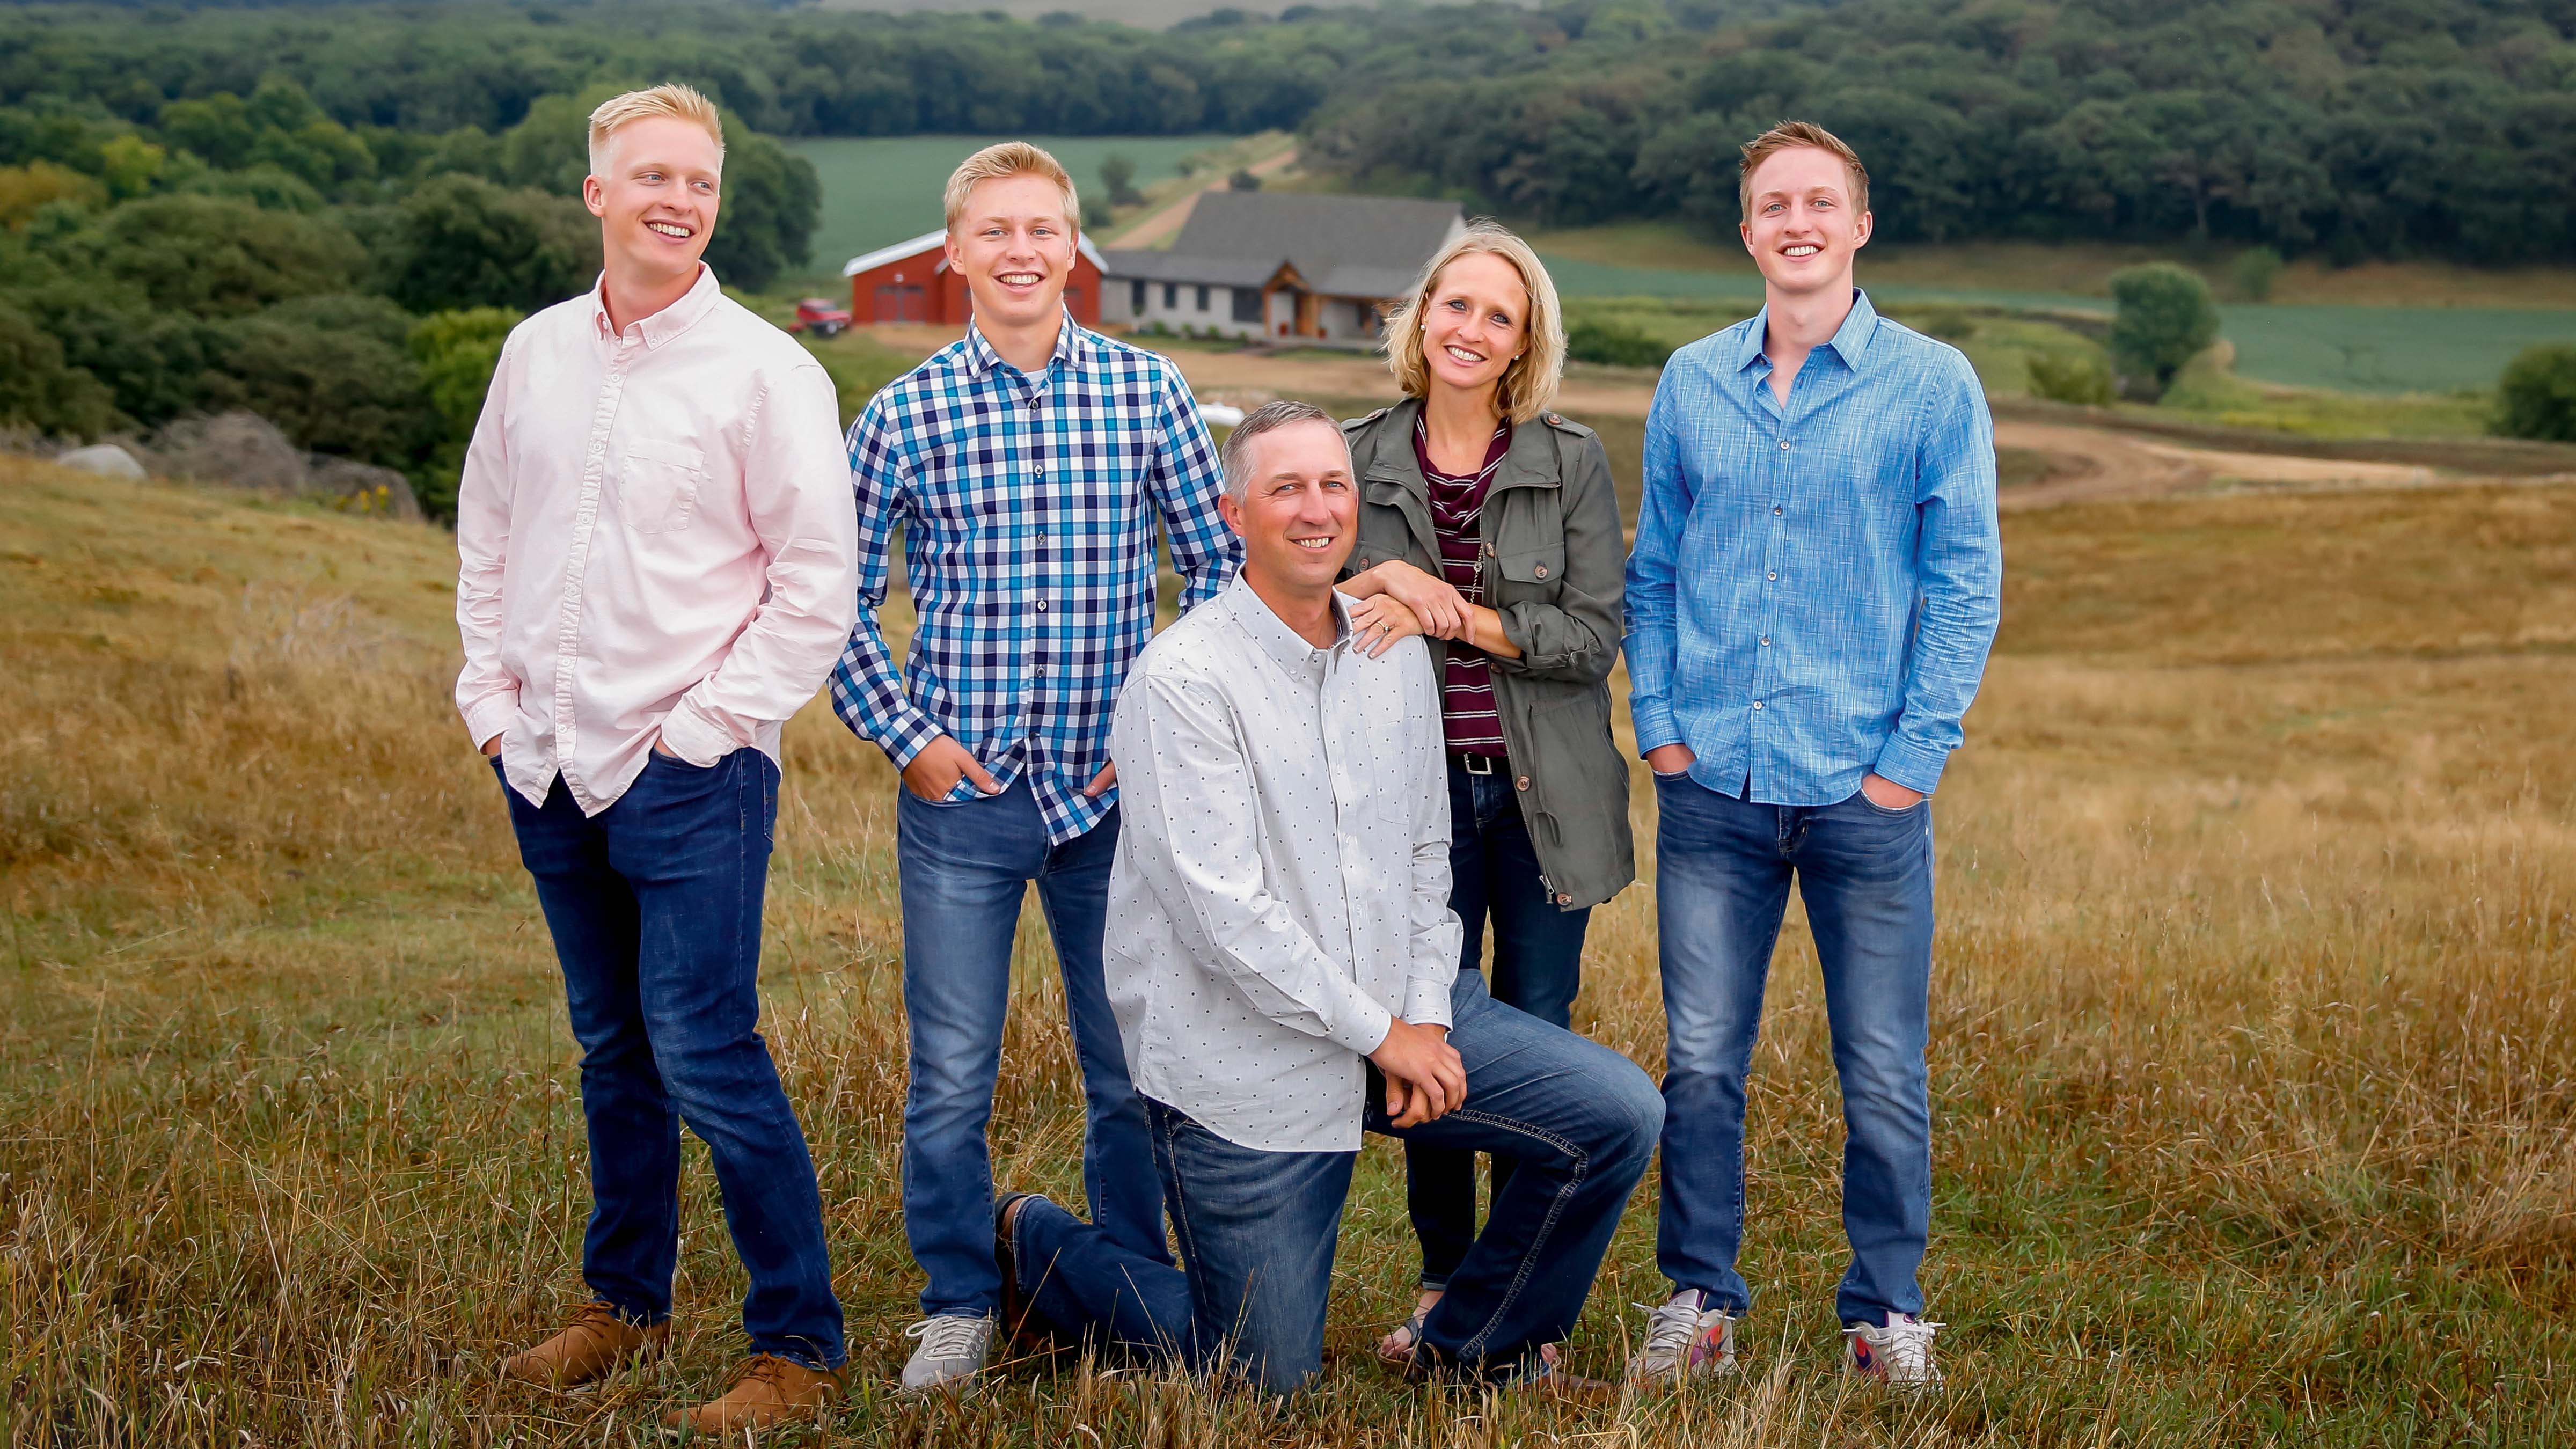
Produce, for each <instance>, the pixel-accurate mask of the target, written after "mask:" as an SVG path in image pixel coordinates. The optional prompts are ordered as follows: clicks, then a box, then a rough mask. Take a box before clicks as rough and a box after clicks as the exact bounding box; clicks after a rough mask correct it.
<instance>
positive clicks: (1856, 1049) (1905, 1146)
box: [1655, 775, 1932, 1324]
mask: <svg viewBox="0 0 2576 1449" xmlns="http://www.w3.org/2000/svg"><path fill="white" fill-rule="evenodd" d="M1655 801H1656V804H1657V806H1658V809H1659V812H1660V817H1661V818H1660V823H1659V824H1658V826H1657V828H1656V841H1655V895H1656V909H1657V911H1658V913H1659V921H1658V924H1657V931H1658V937H1659V940H1660V942H1661V955H1662V960H1663V976H1664V1016H1665V1019H1666V1022H1667V1027H1668V1032H1669V1035H1668V1037H1667V1040H1666V1045H1665V1060H1666V1063H1667V1070H1666V1073H1665V1076H1664V1109H1665V1112H1664V1192H1663V1210H1662V1214H1661V1217H1660V1220H1659V1222H1658V1224H1657V1234H1656V1238H1657V1243H1656V1259H1657V1262H1658V1263H1659V1264H1660V1265H1661V1266H1662V1268H1663V1270H1664V1276H1665V1277H1667V1278H1670V1279H1671V1280H1672V1281H1673V1284H1674V1286H1675V1287H1677V1288H1697V1289H1701V1290H1704V1291H1705V1292H1707V1294H1708V1295H1709V1301H1710V1306H1712V1307H1719V1308H1725V1309H1727V1310H1729V1311H1730V1312H1735V1313H1742V1312H1744V1311H1745V1310H1746V1309H1748V1308H1749V1307H1750V1306H1751V1305H1752V1296H1751V1292H1750V1290H1749V1289H1747V1288H1746V1286H1745V1283H1744V1279H1743V1278H1742V1276H1740V1275H1739V1274H1738V1273H1737V1272H1736V1269H1735V1259H1736V1253H1737V1251H1738V1250H1739V1249H1740V1248H1741V1247H1742V1246H1743V1242H1744V1079H1745V1074H1746V1073H1747V1072H1748V1071H1749V1070H1750V1069H1751V1067H1752V1063H1753V1041H1754V1033H1755V1030H1756V1029H1757V1027H1758V1026H1759V1024H1760V1022H1761V1019H1762V988H1763V984H1764V981H1765V978H1767V977H1768V976H1769V974H1770V970H1771V955H1772V951H1773V949H1774V948H1775V947H1776V946H1777V945H1778V944H1779V941H1780V921H1781V917H1782V915H1783V913H1784V912H1785V911H1786V910H1787V909H1788V903H1789V885H1790V881H1791V879H1792V878H1793V877H1794V878H1795V880H1796V882H1797V886H1798V894H1799V897H1800V898H1801V899H1802V900H1804V901H1805V902H1806V905H1807V924H1808V926H1809V928H1810V929H1811V930H1812V931H1813V932H1814V933H1815V938H1816V954H1817V956H1818V957H1819V958H1821V960H1822V962H1823V967H1824V984H1825V1019H1826V1021H1827V1023H1828V1024H1829V1025H1830V1026H1831V1028H1832V1031H1833V1046H1834V1069H1835V1071H1836V1073H1837V1074H1838V1075H1839V1076H1840V1077H1841V1080H1842V1095H1843V1125H1844V1142H1843V1232H1844V1235H1845V1236H1846V1237H1848V1238H1849V1239H1850V1241H1851V1250H1852V1261H1851V1269H1850V1271H1849V1272H1848V1273H1846V1274H1845V1275H1844V1277H1843V1282H1842V1288H1841V1291H1840V1292H1839V1293H1837V1294H1836V1295H1835V1300H1834V1306H1835V1310H1836V1311H1837V1312H1839V1313H1840V1314H1841V1315H1842V1318H1843V1321H1844V1322H1845V1323H1868V1324H1881V1323H1885V1322H1886V1321H1887V1315H1888V1314H1889V1313H1891V1312H1896V1313H1921V1312H1922V1311H1923V1290H1922V1288H1921V1286H1920V1285H1919V1284H1918V1283H1917V1282H1916V1281H1915V1273H1916V1270H1917V1269H1919V1268H1920V1267H1921V1266H1922V1263H1923V1248H1924V1243H1925V1240H1926V1238H1927V1237H1928V1236H1929V1234H1930V1231H1931V1221H1932V1104H1931V1095H1930V1090H1929V1086H1928V1082H1927V1079H1926V1076H1925V1073H1924V1065H1923V1053H1924V1046H1925V1041H1926V1037H1927V1035H1928V1031H1929V1026H1928V1017H1929V1004H1928V998H1929V993H1930V988H1931V980H1932V804H1931V802H1930V801H1929V800H1925V801H1921V802H1919V803H1917V804H1915V805H1914V806H1913V807H1912V808H1910V809H1906V810H1887V809H1883V808H1881V807H1879V806H1877V805H1874V804H1872V803H1870V800H1869V797H1867V796H1865V795H1854V796H1852V797H1851V798H1850V799H1848V800H1845V801H1842V802H1841V803H1839V804H1835V805H1825V806H1790V805H1755V804H1750V803H1747V802H1746V801H1743V800H1739V799H1736V798H1734V797H1733V796H1729V795H1721V794H1719V793H1717V792H1716V791H1714V790H1711V789H1708V788H1707V787H1705V786H1703V785H1700V784H1697V783H1695V782H1694V781H1692V780H1690V779H1689V778H1688V777H1686V776H1662V775H1658V776H1657V777H1656V778H1655Z"/></svg>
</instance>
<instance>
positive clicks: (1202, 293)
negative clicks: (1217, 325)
mask: <svg viewBox="0 0 2576 1449" xmlns="http://www.w3.org/2000/svg"><path fill="white" fill-rule="evenodd" d="M1207 304H1208V289H1207V288H1205V287H1201V288H1199V310H1200V311H1202V312H1204V311H1206V310H1207Z"/></svg>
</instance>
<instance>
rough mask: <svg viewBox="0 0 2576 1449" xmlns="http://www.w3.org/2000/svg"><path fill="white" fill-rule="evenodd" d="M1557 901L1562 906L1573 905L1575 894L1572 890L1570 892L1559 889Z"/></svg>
mask: <svg viewBox="0 0 2576 1449" xmlns="http://www.w3.org/2000/svg"><path fill="white" fill-rule="evenodd" d="M1556 903H1557V904H1558V905H1560V906H1570V905H1573V904H1574V896H1573V894H1572V893H1571V892H1568V891H1558V892H1557V893H1556Z"/></svg>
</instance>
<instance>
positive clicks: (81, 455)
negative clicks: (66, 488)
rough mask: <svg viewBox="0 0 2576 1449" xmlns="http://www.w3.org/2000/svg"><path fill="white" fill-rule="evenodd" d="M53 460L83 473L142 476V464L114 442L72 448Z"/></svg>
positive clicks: (130, 476) (119, 476)
mask: <svg viewBox="0 0 2576 1449" xmlns="http://www.w3.org/2000/svg"><path fill="white" fill-rule="evenodd" d="M54 461H55V462H56V463H58V464H61V465H62V466H63V467H66V468H77V469H79V470H80V471H82V472H84V473H96V474H98V475H99V476H100V477H103V478H140V477H142V476H143V465H142V464H141V463H138V462H136V461H134V455H133V454H132V453H129V452H127V451H125V450H124V449H123V448H120V447H118V446H117V445H115V444H114V443H97V444H93V445H92V446H90V447H86V448H74V449H72V450H71V451H70V452H68V453H65V454H63V455H62V456H60V457H58V458H56V459H54Z"/></svg>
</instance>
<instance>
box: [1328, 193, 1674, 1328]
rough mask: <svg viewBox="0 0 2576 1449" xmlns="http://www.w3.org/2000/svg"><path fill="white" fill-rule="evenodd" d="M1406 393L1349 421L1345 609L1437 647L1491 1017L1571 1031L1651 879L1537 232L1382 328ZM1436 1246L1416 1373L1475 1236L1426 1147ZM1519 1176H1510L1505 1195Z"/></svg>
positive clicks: (1410, 1159)
mask: <svg viewBox="0 0 2576 1449" xmlns="http://www.w3.org/2000/svg"><path fill="white" fill-rule="evenodd" d="M1386 353H1387V360H1388V363H1389V365H1390V366H1391V367H1392V368H1393V369H1394V371H1395V375H1396V379H1397V381H1398V382H1399V383H1400V384H1401V385H1402V387H1403V389H1404V391H1405V394H1406V398H1405V401H1403V402H1401V403H1398V404H1397V405H1395V406H1394V407H1391V408H1386V409H1383V410H1381V411H1379V412H1375V413H1372V414H1370V415H1369V416H1367V417H1364V418H1358V419H1355V420H1353V421H1351V422H1349V423H1345V424H1344V425H1343V431H1344V433H1345V434H1346V435H1347V436H1348V438H1349V439H1350V444H1351V470H1352V473H1353V474H1354V475H1355V476H1356V477H1357V478H1358V479H1359V484H1360V538H1359V546H1358V547H1357V548H1356V549H1354V550H1353V553H1352V558H1351V569H1352V572H1351V575H1350V577H1349V578H1348V579H1347V580H1345V582H1344V583H1343V584H1342V590H1343V592H1345V593H1347V594H1350V595H1352V596H1354V597H1355V598H1358V599H1359V600H1360V601H1361V602H1360V604H1359V606H1358V607H1357V608H1356V609H1355V610H1354V612H1353V624H1354V628H1355V630H1356V631H1357V632H1358V633H1359V635H1360V637H1361V642H1362V645H1363V647H1367V648H1370V649H1371V650H1373V651H1376V652H1383V651H1384V649H1385V648H1386V647H1387V646H1388V645H1389V644H1390V643H1392V642H1393V641H1394V640H1396V639H1400V638H1402V637H1404V636H1405V635H1406V634H1410V633H1415V632H1420V633H1426V634H1429V635H1432V636H1434V637H1435V638H1437V639H1439V640H1440V641H1442V647H1441V649H1440V651H1439V654H1440V656H1441V657H1442V680H1441V684H1442V703H1443V713H1442V724H1443V728H1444V730H1445V732H1446V735H1447V743H1448V754H1449V805H1450V816H1451V821H1452V830H1453V834H1452V837H1451V843H1450V851H1449V863H1450V868H1451V873H1452V884H1451V894H1450V898H1449V900H1450V905H1451V907H1452V908H1453V909H1455V910H1456V911H1457V913H1458V917H1459V919H1460V921H1462V922H1463V923H1464V924H1465V926H1466V949H1465V954H1464V956H1463V958H1462V959H1461V960H1460V962H1459V966H1460V968H1461V970H1462V972H1465V971H1476V970H1479V969H1483V968H1484V966H1485V963H1484V961H1483V947H1484V937H1485V926H1486V924H1487V922H1488V921H1490V922H1491V923H1492V925H1493V928H1494V960H1493V963H1492V966H1491V969H1490V973H1489V974H1490V980H1489V982H1488V988H1489V989H1490V991H1491V992H1492V994H1493V997H1494V999H1495V1000H1497V1001H1500V1002H1502V1003H1504V1004H1505V1005H1508V1006H1514V1007H1518V1008H1519V1009H1520V1010H1522V1011H1526V1012H1528V1013H1529V1014H1530V1015H1532V1016H1535V1017H1538V1018H1539V1019H1540V1020H1542V1021H1546V1022H1549V1023H1551V1024H1553V1025H1556V1026H1560V1027H1562V1026H1567V1025H1568V1024H1569V1022H1568V1017H1569V1015H1570V1014H1571V1011H1572V1008H1573V1005H1574V997H1575V993H1576V992H1577V991H1578V990H1580V989H1581V985H1582V960H1583V933H1584V929H1585V927H1586V925H1587V924H1588V923H1589V921H1590V917H1591V913H1592V907H1594V906H1596V905H1599V904H1600V903H1601V902H1603V901H1606V900H1608V899H1609V898H1610V897H1612V896H1613V895H1616V894H1618V892H1619V891H1620V889H1621V888H1622V887H1624V886H1626V885H1627V884H1628V883H1629V882H1630V881H1631V880H1633V879H1635V876H1636V866H1635V853H1634V847H1633V844H1632V842H1631V840H1630V838H1629V831H1628V765H1627V761H1626V759H1625V757H1623V756H1622V755H1621V754H1620V753H1619V750H1618V747H1617V746H1616V745H1615V744H1614V743H1613V742H1612V740H1611V736H1610V690H1609V686H1608V682H1607V681H1608V680H1609V677H1610V668H1611V665H1612V664H1613V663H1615V662H1616V661H1617V659H1618V654H1619V637H1620V594H1621V588H1622V582H1623V576H1624V568H1625V564H1626V555H1627V545H1626V539H1625V537H1624V535H1623V534H1622V532H1621V530H1620V522H1619V503H1618V496H1617V494H1616V492H1615V491H1614V490H1613V488H1612V485H1611V481H1610V460H1609V457H1608V456H1607V455H1606V454H1605V453H1604V452H1603V451H1602V448H1601V440H1600V439H1599V438H1598V437H1596V436H1594V434H1593V432H1592V430H1591V429H1590V428H1587V427H1584V426H1583V425H1582V424H1580V423H1575V422H1569V421H1568V420H1566V419H1565V418H1564V417H1562V416H1560V415H1559V414H1557V413H1554V412H1551V411H1549V410H1548V404H1549V402H1550V401H1551V400H1552V399H1553V398H1554V396H1555V394H1556V388H1557V382H1558V379H1559V376H1560V374H1561V373H1562V371H1563V367H1564V362H1565V325H1564V321H1563V314H1562V313H1561V312H1560V310H1559V309H1558V306H1557V299H1556V287H1555V284H1554V283H1552V282H1551V281H1549V280H1548V275H1547V270H1546V268H1544V267H1542V266H1541V265H1540V264H1539V260H1538V256H1537V254H1536V253H1534V252H1532V251H1531V250H1530V248H1529V245H1528V244H1527V243H1526V242H1523V241H1522V240H1521V239H1520V238H1519V237H1517V236H1514V235H1512V234H1511V233H1510V232H1508V231H1505V230H1503V229H1502V228H1501V227H1498V226H1495V225H1493V224H1492V223H1490V222H1483V221H1479V222H1475V223H1472V224H1470V225H1469V227H1468V228H1467V230H1466V231H1465V233H1464V234H1463V235H1461V236H1460V237H1459V238H1458V239H1457V240H1456V241H1454V242H1452V243H1450V244H1449V245H1448V246H1447V247H1446V248H1444V249H1442V250H1441V252H1440V253H1439V254H1438V255H1437V256H1435V257H1433V258H1432V259H1431V262H1430V264H1429V265H1428V266H1426V267H1425V268H1424V269H1423V272H1422V276H1421V278H1420V280H1419V281H1417V282H1416V283H1415V285H1414V288H1413V292H1412V296H1411V298H1410V299H1409V300H1408V301H1407V302H1406V303H1405V304H1404V305H1403V306H1402V307H1401V308H1399V309H1398V310H1397V311H1396V312H1395V313H1394V314H1393V315H1392V316H1390V317H1389V318H1388V319H1387V328H1386ZM1405 1161H1406V1167H1407V1170H1408V1174H1409V1186H1408V1189H1407V1199H1408V1204H1409V1206H1410V1208H1411V1211H1412V1216H1413V1226H1414V1232H1415V1234H1416V1236H1418V1237H1419V1238H1420V1239H1421V1242H1422V1259H1423V1263H1422V1291H1421V1294H1420V1297H1419V1300H1418V1302H1417V1303H1416V1306H1415V1313H1414V1316H1413V1317H1412V1318H1411V1319H1410V1320H1409V1321H1407V1322H1406V1323H1405V1324H1404V1325H1403V1326H1401V1327H1399V1328H1397V1329H1396V1330H1395V1331H1394V1332H1392V1333H1390V1334H1388V1335H1387V1336H1386V1338H1385V1340H1384V1341H1383V1342H1382V1343H1381V1344H1380V1345H1379V1349H1378V1351H1379V1354H1380V1356H1381V1357H1384V1358H1387V1359H1389V1360H1391V1361H1399V1362H1400V1361H1404V1360H1408V1359H1410V1358H1411V1356H1412V1353H1413V1348H1414V1345H1415V1343H1417V1342H1418V1341H1419V1340H1420V1337H1421V1325H1422V1316H1423V1314H1425V1313H1427V1312H1429V1311H1430V1308H1431V1306H1432V1305H1433V1304H1435V1303H1437V1302H1439V1301H1440V1295H1441V1293H1442V1292H1443V1291H1444V1290H1445V1289H1446V1287H1447V1285H1448V1281H1449V1275H1450V1274H1451V1273H1453V1272H1455V1271H1456V1270H1457V1267H1458V1264H1459V1261H1460V1260H1461V1259H1462V1258H1464V1257H1465V1256H1466V1253H1467V1249H1468V1245H1469V1244H1471V1243H1472V1242H1474V1240H1475V1236H1476V1163H1475V1155H1474V1154H1473V1153H1462V1152H1457V1151H1454V1150H1449V1149H1441V1148H1426V1147H1419V1146H1408V1147H1407V1148H1406V1149H1405ZM1510 1178H1511V1164H1510V1162H1509V1160H1508V1159H1504V1158H1500V1157H1497V1158H1496V1159H1494V1164H1493V1191H1494V1193H1495V1194H1496V1195H1497V1196H1499V1195H1501V1194H1502V1193H1503V1192H1504V1191H1505V1190H1506V1184H1507V1183H1508V1182H1509V1181H1510Z"/></svg>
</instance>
